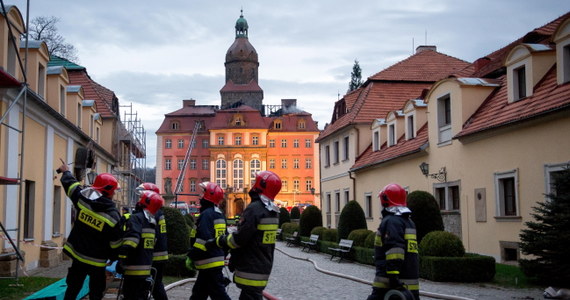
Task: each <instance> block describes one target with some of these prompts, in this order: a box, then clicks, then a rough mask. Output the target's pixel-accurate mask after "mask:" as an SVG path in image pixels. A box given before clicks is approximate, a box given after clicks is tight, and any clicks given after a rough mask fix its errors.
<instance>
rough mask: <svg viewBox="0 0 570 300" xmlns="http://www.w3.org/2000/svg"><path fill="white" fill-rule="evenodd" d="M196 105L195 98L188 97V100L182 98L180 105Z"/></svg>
mask: <svg viewBox="0 0 570 300" xmlns="http://www.w3.org/2000/svg"><path fill="white" fill-rule="evenodd" d="M192 106H196V100H194V99H189V100H182V107H192Z"/></svg>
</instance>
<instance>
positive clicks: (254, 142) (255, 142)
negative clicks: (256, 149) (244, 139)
mask: <svg viewBox="0 0 570 300" xmlns="http://www.w3.org/2000/svg"><path fill="white" fill-rule="evenodd" d="M251 144H252V145H259V137H258V136H257V135H254V136H252V137H251Z"/></svg>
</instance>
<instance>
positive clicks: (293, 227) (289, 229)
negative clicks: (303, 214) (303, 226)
mask: <svg viewBox="0 0 570 300" xmlns="http://www.w3.org/2000/svg"><path fill="white" fill-rule="evenodd" d="M295 231H299V224H297V223H294V222H288V223H283V225H281V235H282V236H283V239H286V238H288V237H290V236H292V235H293V232H295Z"/></svg>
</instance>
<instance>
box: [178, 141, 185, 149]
mask: <svg viewBox="0 0 570 300" xmlns="http://www.w3.org/2000/svg"><path fill="white" fill-rule="evenodd" d="M178 148H179V149H180V148H184V140H183V139H179V140H178Z"/></svg>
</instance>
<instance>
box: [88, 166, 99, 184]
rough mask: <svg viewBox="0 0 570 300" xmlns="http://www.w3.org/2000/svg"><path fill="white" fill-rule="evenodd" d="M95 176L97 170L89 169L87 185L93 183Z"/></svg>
mask: <svg viewBox="0 0 570 300" xmlns="http://www.w3.org/2000/svg"><path fill="white" fill-rule="evenodd" d="M95 178H97V172H95V171H93V169H91V171H89V173H87V181H88V183H89V185H93V183H94V182H95Z"/></svg>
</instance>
